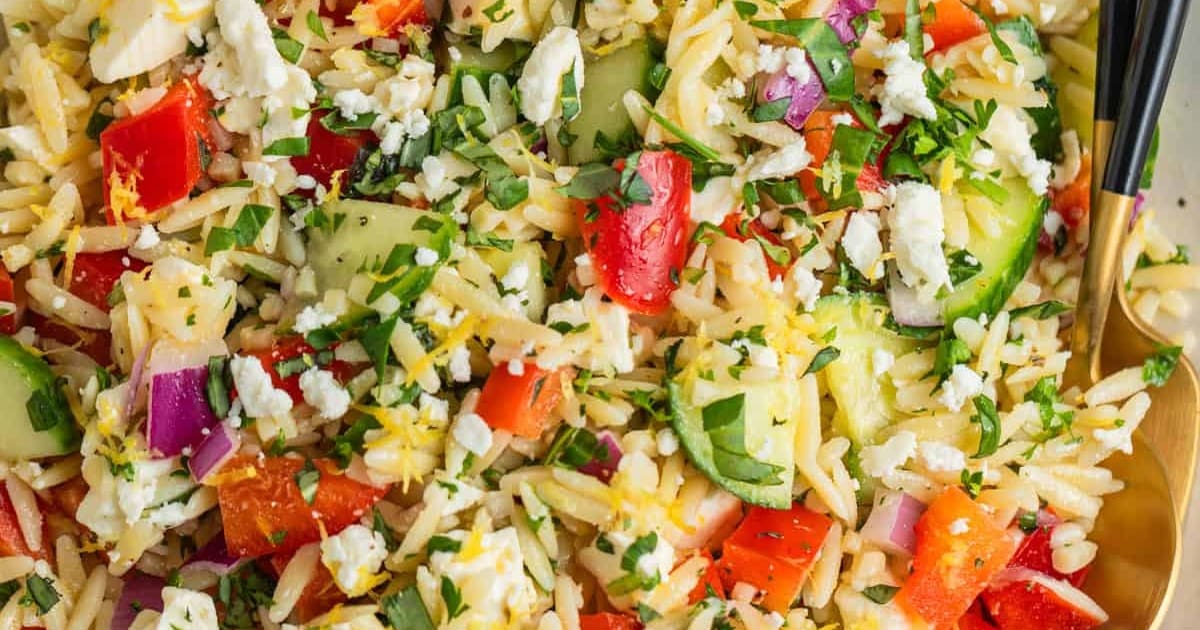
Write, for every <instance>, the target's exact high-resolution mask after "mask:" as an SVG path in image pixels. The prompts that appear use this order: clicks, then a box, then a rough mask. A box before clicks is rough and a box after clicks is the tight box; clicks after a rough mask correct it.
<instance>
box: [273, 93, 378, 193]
mask: <svg viewBox="0 0 1200 630" xmlns="http://www.w3.org/2000/svg"><path fill="white" fill-rule="evenodd" d="M326 113H328V110H316V111H314V112H313V113H312V117H311V118H309V121H308V155H298V156H296V157H293V158H292V166H293V167H294V168H295V169H296V173H298V174H300V175H308V176H310V177H312V178H313V179H315V180H317V183H319V184H321V185H322V186H325V187H329V183H330V181H331V180H332V179H333V174H334V173H336V172H337V171H343V170H344V171H348V170H349V169H350V167H351V166H353V165H354V160H355V159H356V158H357V157H358V152H359V150H361V149H363V148H364V147H366V146H369V145H371V144H374V143H375V141H376V138H375V134H374V133H372V132H371V131H369V130H366V129H360V130H357V131H351V132H349V133H347V134H346V135H342V134H337V133H334V132H332V131H330V130H328V129H326V128H325V125H322V124H321V117H322V116H324V115H325V114H326ZM343 181H344V179H343Z"/></svg>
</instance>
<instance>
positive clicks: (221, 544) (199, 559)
mask: <svg viewBox="0 0 1200 630" xmlns="http://www.w3.org/2000/svg"><path fill="white" fill-rule="evenodd" d="M243 560H245V558H239V557H237V556H235V555H233V554H231V553H229V547H227V546H225V536H223V535H221V534H219V533H218V534H217V535H216V536H213V537H212V540H210V541H208V543H206V544H205V545H204V546H203V547H201V548H200V550H199V551H197V552H196V553H194V554H192V557H191V558H188V561H187V562H186V563H184V565H183V567H181V569H180V570H181V571H190V570H201V571H210V572H212V573H215V574H217V575H227V574H229V573H230V572H232V571H233V570H234V569H236V568H237V567H238V565H239V564H241V563H242V561H243Z"/></svg>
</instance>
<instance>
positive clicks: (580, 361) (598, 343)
mask: <svg viewBox="0 0 1200 630" xmlns="http://www.w3.org/2000/svg"><path fill="white" fill-rule="evenodd" d="M602 296H603V292H602V291H600V290H599V289H597V288H594V287H593V288H591V289H588V290H587V292H586V293H585V294H584V296H583V298H582V299H580V300H566V301H563V302H558V303H556V304H551V305H550V307H549V308H548V309H546V322H547V323H548V324H553V323H556V322H563V323H565V324H569V325H570V326H572V327H573V328H574V327H581V326H583V325H584V324H587V325H588V326H587V328H586V330H581V331H579V332H573V333H568V335H584V336H585V338H586V339H588V340H589V342H588V343H586V344H583V345H582V347H581V345H580V344H570V345H568V346H567V347H564V348H548V349H547V350H545V351H543V352H541V353H540V354H539V355H538V367H541V368H543V369H551V368H553V367H557V366H558V365H561V364H562V363H565V362H570V363H573V364H574V365H576V366H577V367H581V368H584V369H588V370H591V371H593V372H603V373H612V371H616V372H617V373H624V372H628V371H630V370H632V369H633V368H634V365H635V362H634V351H633V346H632V345H631V342H630V321H629V311H628V310H626V309H625V307H623V306H621V305H620V304H617V303H616V302H605V301H603V300H602ZM564 355H565V356H564Z"/></svg>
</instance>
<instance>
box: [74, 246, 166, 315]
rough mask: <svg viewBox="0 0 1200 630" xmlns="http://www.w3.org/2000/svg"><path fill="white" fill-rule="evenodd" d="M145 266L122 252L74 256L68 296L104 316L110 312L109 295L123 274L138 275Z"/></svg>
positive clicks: (145, 264)
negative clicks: (129, 272)
mask: <svg viewBox="0 0 1200 630" xmlns="http://www.w3.org/2000/svg"><path fill="white" fill-rule="evenodd" d="M147 266H148V265H147V263H145V262H143V261H141V260H138V259H136V258H132V257H130V256H129V254H127V253H126V252H125V251H124V250H118V251H113V252H105V253H103V254H85V253H81V254H76V255H75V266H74V268H73V271H72V273H71V286H70V290H71V293H74V294H75V295H76V296H77V297H79V298H80V299H82V300H83V301H84V302H87V303H88V304H91V305H92V306H95V307H96V308H98V309H100V310H102V311H104V312H105V313H107V312H109V311H110V310H112V307H111V306H109V305H108V296H109V294H110V293H112V290H113V287H114V286H116V284H117V282H118V281H120V279H121V274H123V273H125V272H126V271H132V272H134V273H138V272H140V271H142V270H143V269H145V268H146V267H147Z"/></svg>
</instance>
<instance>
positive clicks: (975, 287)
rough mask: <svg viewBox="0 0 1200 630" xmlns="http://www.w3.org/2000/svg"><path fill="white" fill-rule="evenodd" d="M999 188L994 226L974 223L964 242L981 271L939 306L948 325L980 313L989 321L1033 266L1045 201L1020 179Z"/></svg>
mask: <svg viewBox="0 0 1200 630" xmlns="http://www.w3.org/2000/svg"><path fill="white" fill-rule="evenodd" d="M1002 184H1003V185H1004V189H1005V190H1007V191H1008V199H1007V200H1005V202H1004V203H1003V204H999V205H998V206H997V207H996V209H995V212H994V213H993V214H992V215H991V216H992V221H993V226H991V227H990V228H989V229H988V230H987V231H985V229H984V228H983V227H981V226H979V225H977V224H975V223H974V222H972V224H971V232H970V236H969V237H968V239H967V251H969V252H970V253H971V255H972V256H974V257H975V258H976V259H977V260H978V261H979V262H980V264H982V265H983V271H981V272H980V273H979V274H977V275H976V276H975V277H973V278H971V279H969V280H967V281H966V282H964V283H962V284H961V285H959V286H958V287H957V288H955V290H954V291H953V292H952V293H951V294H950V295H949V296H947V297H946V299H944V300H943V301H942V321H943V322H945V324H946V326H951V325H952V324H954V321H955V320H957V319H958V318H960V317H978V316H979V315H980V314H981V313H987V314H988V316H989V317H990V316H992V315H995V314H996V313H998V312H1000V309H1001V308H1003V307H1004V303H1005V302H1007V301H1008V297H1009V296H1010V295H1012V292H1013V289H1015V288H1016V286H1017V283H1018V282H1020V281H1021V279H1022V278H1024V277H1025V272H1026V271H1028V270H1029V264H1030V263H1031V262H1033V255H1034V253H1035V252H1036V251H1037V241H1038V235H1039V234H1040V233H1041V231H1042V219H1043V218H1044V217H1045V214H1046V207H1047V205H1048V201H1047V199H1046V198H1045V197H1039V196H1038V195H1035V194H1034V193H1033V191H1032V190H1030V189H1029V186H1027V185H1026V184H1025V182H1024V180H1021V179H1016V178H1013V179H1008V180H1005V181H1004V182H1002Z"/></svg>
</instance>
